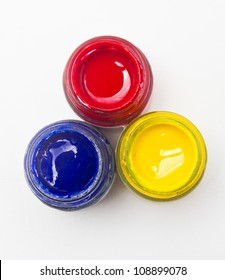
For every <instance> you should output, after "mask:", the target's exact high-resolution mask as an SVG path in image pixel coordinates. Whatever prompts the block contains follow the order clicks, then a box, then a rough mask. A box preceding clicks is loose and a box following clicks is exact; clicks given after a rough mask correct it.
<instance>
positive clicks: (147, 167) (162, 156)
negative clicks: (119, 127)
mask: <svg viewBox="0 0 225 280" xmlns="http://www.w3.org/2000/svg"><path fill="white" fill-rule="evenodd" d="M205 163H206V149H205V144H204V140H203V138H202V136H201V134H200V133H199V131H198V130H197V128H196V127H195V126H194V125H193V124H192V123H191V122H190V121H188V120H187V119H185V118H184V117H182V116H180V115H177V114H174V113H169V112H156V113H149V114H146V115H144V116H141V117H140V118H138V119H137V120H135V121H134V122H132V123H131V124H130V125H129V126H128V127H127V128H126V129H125V131H124V132H123V134H122V136H121V138H120V141H119V144H118V147H117V168H118V172H119V174H120V176H121V178H122V180H123V181H124V183H125V184H126V185H127V186H128V187H129V188H131V189H132V190H134V191H135V192H137V193H139V194H141V195H143V196H145V197H147V198H153V199H161V200H168V199H172V198H176V197H178V196H181V195H183V194H184V193H186V192H188V191H189V190H190V189H192V188H193V187H194V186H195V185H196V184H197V182H198V181H199V179H200V178H201V175H202V173H203V171H204V168H205Z"/></svg>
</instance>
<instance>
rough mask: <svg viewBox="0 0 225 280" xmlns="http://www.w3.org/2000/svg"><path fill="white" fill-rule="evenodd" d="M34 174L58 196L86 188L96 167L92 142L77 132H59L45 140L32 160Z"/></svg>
mask: <svg viewBox="0 0 225 280" xmlns="http://www.w3.org/2000/svg"><path fill="white" fill-rule="evenodd" d="M34 164H35V169H36V175H37V177H38V178H39V180H40V181H41V183H42V184H43V185H44V186H45V187H46V188H48V190H49V191H50V192H51V193H52V194H54V195H57V196H62V197H65V196H66V197H71V196H73V195H77V194H79V193H80V192H83V191H86V190H87V188H88V186H89V185H90V184H91V183H92V182H93V180H94V178H95V176H96V174H97V171H98V165H99V163H98V157H97V153H96V150H95V147H94V146H93V144H92V143H91V142H90V141H89V140H88V139H87V138H86V137H85V136H83V135H81V134H79V133H76V132H74V133H69V132H63V133H58V134H55V135H53V136H51V137H50V138H48V139H47V140H45V141H44V142H43V143H42V145H41V147H40V148H39V150H38V151H37V155H36V158H35V161H34Z"/></svg>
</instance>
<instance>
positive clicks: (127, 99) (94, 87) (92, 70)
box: [64, 36, 152, 126]
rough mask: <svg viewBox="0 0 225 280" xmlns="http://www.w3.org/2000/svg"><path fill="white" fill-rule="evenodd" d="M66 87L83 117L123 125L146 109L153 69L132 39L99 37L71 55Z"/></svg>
mask: <svg viewBox="0 0 225 280" xmlns="http://www.w3.org/2000/svg"><path fill="white" fill-rule="evenodd" d="M64 89H65V94H66V97H67V99H68V101H69V103H70V105H71V107H72V108H73V109H74V111H75V112H76V113H77V114H78V115H79V116H81V117H82V118H83V119H85V120H86V121H88V122H90V123H93V124H95V125H100V126H119V125H122V124H125V123H128V122H129V121H130V120H132V119H133V118H135V117H136V116H137V115H139V114H140V113H141V111H142V110H143V109H144V107H145V105H146V104H147V102H148V99H149V97H150V94H151V89H152V73H151V69H150V66H149V64H148V62H147V60H146V58H145V56H144V55H143V54H142V52H141V51H140V50H139V49H137V48H136V47H135V46H134V45H132V44H131V43H130V42H128V41H126V40H124V39H121V38H117V37H112V36H104V37H97V38H93V39H91V40H89V41H87V42H85V43H83V44H82V45H81V46H80V47H78V48H77V49H76V50H75V51H74V53H73V54H72V56H71V57H70V59H69V61H68V63H67V65H66V68H65V71H64Z"/></svg>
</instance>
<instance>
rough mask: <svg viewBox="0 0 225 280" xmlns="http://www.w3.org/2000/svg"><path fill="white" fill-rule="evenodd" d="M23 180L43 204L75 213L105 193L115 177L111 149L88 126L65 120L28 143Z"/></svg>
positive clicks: (50, 126) (106, 141)
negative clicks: (24, 179)
mask: <svg viewBox="0 0 225 280" xmlns="http://www.w3.org/2000/svg"><path fill="white" fill-rule="evenodd" d="M24 168H25V176H26V179H27V182H28V185H29V186H30V188H31V190H32V191H33V193H34V194H35V195H36V196H37V197H38V198H39V199H40V200H41V201H42V202H44V203H45V204H47V205H49V206H52V207H55V208H58V209H62V210H79V209H82V208H84V207H87V206H90V205H93V204H96V203H97V202H98V201H99V200H101V199H102V198H103V197H104V196H105V195H106V194H107V192H108V191H109V189H110V187H111V186H112V182H113V179H114V174H115V161H114V153H113V150H112V147H111V145H110V143H109V142H108V140H107V139H106V137H105V136H104V135H103V134H102V133H100V132H99V131H98V130H96V129H95V128H94V127H92V126H91V125H89V124H87V123H84V122H80V121H72V120H65V121H60V122H56V123H53V124H50V125H48V126H46V127H44V128H43V129H41V130H40V131H39V132H38V133H37V134H36V135H35V136H34V137H33V138H32V139H31V141H30V143H29V145H28V148H27V152H26V154H25V159H24Z"/></svg>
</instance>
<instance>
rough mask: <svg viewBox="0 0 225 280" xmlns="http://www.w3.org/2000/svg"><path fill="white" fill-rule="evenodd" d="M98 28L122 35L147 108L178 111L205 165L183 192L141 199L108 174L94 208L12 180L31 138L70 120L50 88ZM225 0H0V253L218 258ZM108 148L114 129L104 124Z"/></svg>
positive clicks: (221, 250)
mask: <svg viewBox="0 0 225 280" xmlns="http://www.w3.org/2000/svg"><path fill="white" fill-rule="evenodd" d="M98 35H115V36H120V37H123V38H125V39H127V40H129V41H131V42H132V43H134V44H135V45H136V46H138V47H139V48H140V49H141V50H142V51H143V52H144V53H145V55H146V56H147V58H148V59H149V61H150V64H151V66H152V70H153V75H154V89H153V94H152V98H151V102H150V105H149V107H148V111H155V110H167V111H174V112H176V113H179V114H181V115H184V116H186V117H187V118H189V119H190V120H191V121H192V122H194V123H195V124H196V126H197V127H198V128H199V130H200V131H201V132H202V134H203V136H204V138H205V141H206V144H207V149H208V164H207V169H206V172H205V175H204V177H203V179H202V181H201V183H200V184H199V186H198V187H197V188H196V189H195V190H194V191H193V192H192V193H190V194H189V195H188V196H186V197H184V198H182V199H179V200H176V201H173V202H166V203H159V202H152V201H148V200H145V199H143V198H140V197H138V196H137V195H135V194H133V193H131V192H130V191H129V190H127V189H126V188H125V187H124V186H123V185H122V183H121V182H120V180H119V178H117V179H116V181H115V184H114V186H113V188H112V189H111V191H110V192H109V194H108V195H107V197H106V198H105V199H104V200H103V201H102V202H101V203H100V204H98V205H96V206H94V207H91V208H88V209H85V210H82V211H79V212H69V213H67V212H62V211H59V210H55V209H52V208H50V207H47V206H45V205H44V204H42V203H41V202H40V201H39V200H38V199H37V198H36V197H35V196H34V195H33V194H32V193H31V191H30V189H29V188H28V186H27V184H26V181H25V179H24V174H23V173H24V172H23V157H24V153H25V150H26V146H27V144H28V142H29V140H30V139H31V137H33V135H34V134H35V133H36V132H37V131H38V130H39V129H41V128H42V127H43V126H45V125H47V124H49V123H52V122H54V121H58V120H62V119H77V117H76V115H75V114H74V113H73V111H72V110H71V109H70V107H69V105H68V104H67V102H66V100H65V97H64V93H63V89H62V73H63V69H64V66H65V64H66V61H67V59H68V58H69V56H70V54H71V53H72V51H73V50H74V49H75V48H76V47H77V46H78V45H79V44H81V43H82V42H84V41H85V40H87V39H90V38H92V37H95V36H98ZM224 73H225V1H223V0H214V1H208V0H204V1H200V0H189V1H182V0H177V1H175V0H170V1H168V0H155V1H154V0H152V1H151V0H149V1H147V0H146V1H143V0H136V1H132V0H123V1H122V0H112V1H106V0H105V1H103V0H89V1H87V0H79V1H75V0H74V1H72V0H63V1H57V0H55V1H48V0H39V1H28V0H20V1H10V0H7V1H3V0H0V95H1V99H0V114H1V136H0V141H1V143H0V258H3V259H225V149H224V145H225V132H224V128H225V109H224V107H225V98H224V94H225V79H224ZM103 131H104V132H105V134H106V135H107V136H108V137H109V140H110V141H111V142H112V144H113V146H114V147H115V143H116V140H117V137H118V135H119V133H120V130H118V129H117V130H104V129H103Z"/></svg>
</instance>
